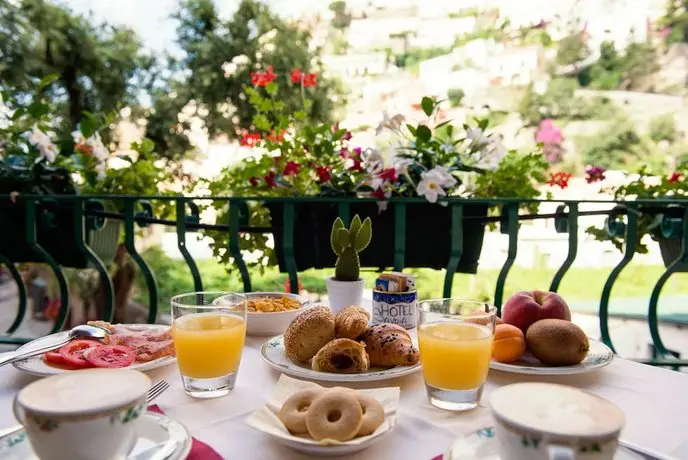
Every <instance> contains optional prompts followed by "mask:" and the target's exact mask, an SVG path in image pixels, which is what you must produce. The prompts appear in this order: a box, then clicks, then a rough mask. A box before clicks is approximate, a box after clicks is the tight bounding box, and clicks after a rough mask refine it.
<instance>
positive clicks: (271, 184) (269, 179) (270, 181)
mask: <svg viewBox="0 0 688 460" xmlns="http://www.w3.org/2000/svg"><path fill="white" fill-rule="evenodd" d="M275 176H276V174H275V172H274V171H270V172H269V173H268V175H267V176H265V177H263V179H265V185H267V187H268V188H275V187H277V181H275Z"/></svg>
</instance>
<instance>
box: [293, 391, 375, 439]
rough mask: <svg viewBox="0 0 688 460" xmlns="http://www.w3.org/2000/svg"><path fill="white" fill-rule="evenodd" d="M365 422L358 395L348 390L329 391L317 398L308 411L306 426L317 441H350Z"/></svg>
mask: <svg viewBox="0 0 688 460" xmlns="http://www.w3.org/2000/svg"><path fill="white" fill-rule="evenodd" d="M362 423H363V410H362V409H361V404H360V403H359V402H358V400H357V399H356V396H355V395H354V394H352V393H349V392H346V391H327V392H325V393H323V394H322V395H320V396H318V397H317V398H315V400H314V401H313V403H312V404H311V406H310V407H309V408H308V411H307V412H306V428H307V429H308V433H309V434H310V435H311V437H312V438H313V439H315V440H316V441H320V440H322V439H333V440H335V441H349V440H350V439H353V438H354V437H356V435H357V434H358V430H360V429H361V424H362Z"/></svg>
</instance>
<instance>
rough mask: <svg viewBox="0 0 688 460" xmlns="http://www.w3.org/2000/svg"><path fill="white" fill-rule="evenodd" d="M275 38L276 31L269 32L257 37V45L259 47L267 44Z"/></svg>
mask: <svg viewBox="0 0 688 460" xmlns="http://www.w3.org/2000/svg"><path fill="white" fill-rule="evenodd" d="M276 36H277V29H272V30H270V31H269V32H266V33H264V34H263V35H261V36H260V37H258V43H260V44H261V45H262V44H264V43H267V42H269V41H271V40H274V39H275V37H276Z"/></svg>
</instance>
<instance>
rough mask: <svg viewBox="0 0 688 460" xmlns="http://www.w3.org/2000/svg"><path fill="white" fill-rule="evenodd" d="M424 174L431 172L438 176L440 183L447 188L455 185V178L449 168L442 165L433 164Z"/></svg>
mask: <svg viewBox="0 0 688 460" xmlns="http://www.w3.org/2000/svg"><path fill="white" fill-rule="evenodd" d="M424 174H433V175H436V176H437V177H439V178H440V185H441V186H442V187H445V188H448V187H453V186H455V185H456V178H455V177H454V176H452V175H451V173H450V172H449V170H447V168H445V167H443V166H435V167H434V168H432V169H431V170H430V171H428V172H427V173H424Z"/></svg>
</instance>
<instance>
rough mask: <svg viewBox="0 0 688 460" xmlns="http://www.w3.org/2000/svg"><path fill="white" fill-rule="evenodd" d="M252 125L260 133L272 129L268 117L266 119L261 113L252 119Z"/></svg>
mask: <svg viewBox="0 0 688 460" xmlns="http://www.w3.org/2000/svg"><path fill="white" fill-rule="evenodd" d="M253 124H254V125H255V127H256V128H258V129H259V130H260V131H270V128H271V127H272V125H271V124H270V120H268V117H266V116H265V115H263V114H262V113H259V114H258V115H256V116H254V117H253Z"/></svg>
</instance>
